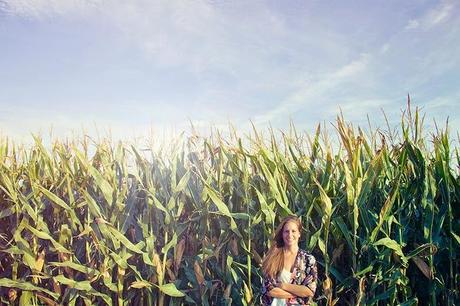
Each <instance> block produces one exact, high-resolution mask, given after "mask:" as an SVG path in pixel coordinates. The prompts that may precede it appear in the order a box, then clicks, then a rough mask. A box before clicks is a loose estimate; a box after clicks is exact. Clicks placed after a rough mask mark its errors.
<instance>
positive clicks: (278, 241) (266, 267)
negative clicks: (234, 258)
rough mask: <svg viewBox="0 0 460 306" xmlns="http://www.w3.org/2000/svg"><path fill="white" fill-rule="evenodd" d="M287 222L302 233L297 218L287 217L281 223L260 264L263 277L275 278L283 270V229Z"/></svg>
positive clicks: (300, 223) (300, 224)
mask: <svg viewBox="0 0 460 306" xmlns="http://www.w3.org/2000/svg"><path fill="white" fill-rule="evenodd" d="M288 222H294V223H295V224H296V225H297V228H298V230H299V233H301V232H302V222H301V221H300V219H299V218H298V217H297V216H288V217H286V218H284V219H283V221H281V223H280V224H279V225H278V227H277V228H276V231H275V235H274V237H273V239H272V245H271V246H270V249H269V250H268V252H267V255H265V258H264V260H263V262H262V272H263V273H264V275H265V276H268V277H271V278H276V277H277V275H278V273H279V272H281V270H283V266H284V254H283V247H284V241H283V228H284V225H286V223H288Z"/></svg>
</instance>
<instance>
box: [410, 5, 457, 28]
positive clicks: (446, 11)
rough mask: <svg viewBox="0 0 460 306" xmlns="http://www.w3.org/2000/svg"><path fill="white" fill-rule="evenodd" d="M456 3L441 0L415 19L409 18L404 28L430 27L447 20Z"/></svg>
mask: <svg viewBox="0 0 460 306" xmlns="http://www.w3.org/2000/svg"><path fill="white" fill-rule="evenodd" d="M455 5H456V3H455V2H454V1H453V0H446V1H442V2H441V3H440V4H439V5H438V6H436V7H435V8H433V9H431V10H429V11H427V12H426V13H425V14H424V15H422V16H421V17H420V18H417V19H411V20H409V22H408V23H407V25H406V27H405V30H414V29H418V28H423V29H430V28H432V27H435V26H437V25H439V24H441V23H443V22H445V21H447V20H448V19H449V18H450V17H451V16H452V15H453V12H454V10H455Z"/></svg>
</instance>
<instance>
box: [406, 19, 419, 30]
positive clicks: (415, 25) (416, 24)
mask: <svg viewBox="0 0 460 306" xmlns="http://www.w3.org/2000/svg"><path fill="white" fill-rule="evenodd" d="M419 26H420V22H419V21H418V20H416V19H411V20H409V22H408V23H407V25H406V27H405V29H406V30H412V29H416V28H418V27H419Z"/></svg>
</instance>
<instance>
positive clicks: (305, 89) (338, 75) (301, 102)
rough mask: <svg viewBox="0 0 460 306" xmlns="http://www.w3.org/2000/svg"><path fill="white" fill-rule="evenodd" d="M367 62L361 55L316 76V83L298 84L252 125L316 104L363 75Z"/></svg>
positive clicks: (368, 56)
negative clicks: (334, 69)
mask: <svg viewBox="0 0 460 306" xmlns="http://www.w3.org/2000/svg"><path fill="white" fill-rule="evenodd" d="M369 61H370V55H369V54H361V56H360V57H359V58H358V59H356V60H354V61H352V62H350V63H348V64H346V65H344V66H343V67H340V68H339V69H337V70H336V71H334V72H332V73H329V74H324V75H319V76H317V80H316V81H311V80H308V81H306V82H304V83H302V84H300V86H299V87H298V88H297V90H296V91H295V92H293V93H292V94H291V95H289V96H288V97H287V98H286V99H285V100H284V101H283V102H281V103H280V104H279V105H278V106H277V107H275V108H274V109H272V110H270V111H268V112H265V113H263V114H260V115H258V116H256V117H255V118H254V123H255V124H265V123H267V122H269V121H271V120H275V119H277V118H278V117H281V116H283V117H287V116H288V115H291V114H293V113H295V112H297V111H298V110H299V109H301V108H303V107H305V106H307V105H308V104H310V103H317V102H318V100H319V99H321V96H322V95H325V94H327V93H328V92H329V91H331V90H334V89H337V88H338V87H340V86H341V85H342V83H345V82H350V81H353V79H354V78H357V77H359V76H360V75H361V74H363V73H364V72H365V71H366V68H367V66H368V64H369Z"/></svg>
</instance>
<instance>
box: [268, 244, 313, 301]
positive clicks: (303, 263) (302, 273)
mask: <svg viewBox="0 0 460 306" xmlns="http://www.w3.org/2000/svg"><path fill="white" fill-rule="evenodd" d="M317 280H318V270H317V268H316V259H315V257H314V256H313V255H311V254H308V253H307V252H306V251H304V250H301V249H299V251H298V252H297V256H296V258H295V261H294V265H293V266H292V269H291V284H294V285H303V286H307V287H308V288H309V289H310V290H311V291H313V294H314V293H315V291H316V282H317ZM275 284H276V280H275V279H274V278H271V277H265V279H264V282H263V286H262V305H265V306H270V305H271V303H272V301H273V298H272V297H271V296H269V295H268V292H269V291H270V290H272V289H273V288H275ZM311 300H312V298H311V297H306V298H303V297H294V298H290V299H286V305H310V303H311Z"/></svg>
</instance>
